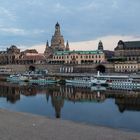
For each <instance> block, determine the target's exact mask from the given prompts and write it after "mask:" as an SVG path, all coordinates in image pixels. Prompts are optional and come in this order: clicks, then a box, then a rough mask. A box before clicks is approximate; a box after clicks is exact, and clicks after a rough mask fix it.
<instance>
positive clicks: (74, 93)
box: [0, 82, 140, 118]
mask: <svg viewBox="0 0 140 140" xmlns="http://www.w3.org/2000/svg"><path fill="white" fill-rule="evenodd" d="M40 93H41V94H46V101H47V102H48V101H49V98H50V99H51V103H52V106H53V108H54V110H55V112H56V118H60V117H61V109H62V108H63V106H64V102H65V100H67V101H70V102H73V103H76V102H94V103H102V102H104V101H105V100H106V99H115V104H116V105H117V106H118V109H119V111H120V112H121V113H123V112H124V111H125V110H128V111H129V110H131V111H140V91H131V90H130V91H129V90H128V91H127V90H112V89H105V88H104V87H91V88H79V87H73V86H68V85H67V86H60V85H51V86H50V85H49V86H46V87H41V86H29V85H26V86H24V85H23V86H21V85H17V84H12V83H6V82H5V83H4V82H3V83H0V97H5V98H6V99H7V102H10V103H12V104H15V103H16V101H19V100H20V96H21V95H24V96H37V95H38V94H40Z"/></svg>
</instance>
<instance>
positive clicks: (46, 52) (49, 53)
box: [44, 40, 52, 58]
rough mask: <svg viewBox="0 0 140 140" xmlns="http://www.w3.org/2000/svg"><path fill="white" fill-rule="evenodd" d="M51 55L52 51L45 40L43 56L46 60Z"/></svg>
mask: <svg viewBox="0 0 140 140" xmlns="http://www.w3.org/2000/svg"><path fill="white" fill-rule="evenodd" d="M51 53H52V49H51V47H50V46H49V42H48V40H47V43H46V48H45V51H44V54H45V56H46V57H47V58H48V57H49V56H50V55H51Z"/></svg>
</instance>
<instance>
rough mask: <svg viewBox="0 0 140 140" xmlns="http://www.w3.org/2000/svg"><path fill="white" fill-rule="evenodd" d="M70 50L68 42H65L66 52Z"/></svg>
mask: <svg viewBox="0 0 140 140" xmlns="http://www.w3.org/2000/svg"><path fill="white" fill-rule="evenodd" d="M69 50H70V48H69V42H68V41H67V43H66V51H69Z"/></svg>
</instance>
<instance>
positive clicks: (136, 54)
mask: <svg viewBox="0 0 140 140" xmlns="http://www.w3.org/2000/svg"><path fill="white" fill-rule="evenodd" d="M114 52H115V57H117V58H124V59H125V60H126V61H138V62H140V41H128V42H124V41H122V40H120V41H119V42H118V45H117V47H116V48H115V49H114Z"/></svg>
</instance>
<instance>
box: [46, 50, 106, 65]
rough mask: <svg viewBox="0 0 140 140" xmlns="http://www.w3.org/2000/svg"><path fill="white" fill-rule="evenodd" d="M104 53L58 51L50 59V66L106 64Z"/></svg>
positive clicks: (98, 51) (97, 51)
mask: <svg viewBox="0 0 140 140" xmlns="http://www.w3.org/2000/svg"><path fill="white" fill-rule="evenodd" d="M105 62H106V59H105V54H104V53H103V51H100V50H96V51H57V52H55V53H54V54H53V57H52V58H51V59H49V61H48V63H50V64H95V63H96V64H97V63H105Z"/></svg>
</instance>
